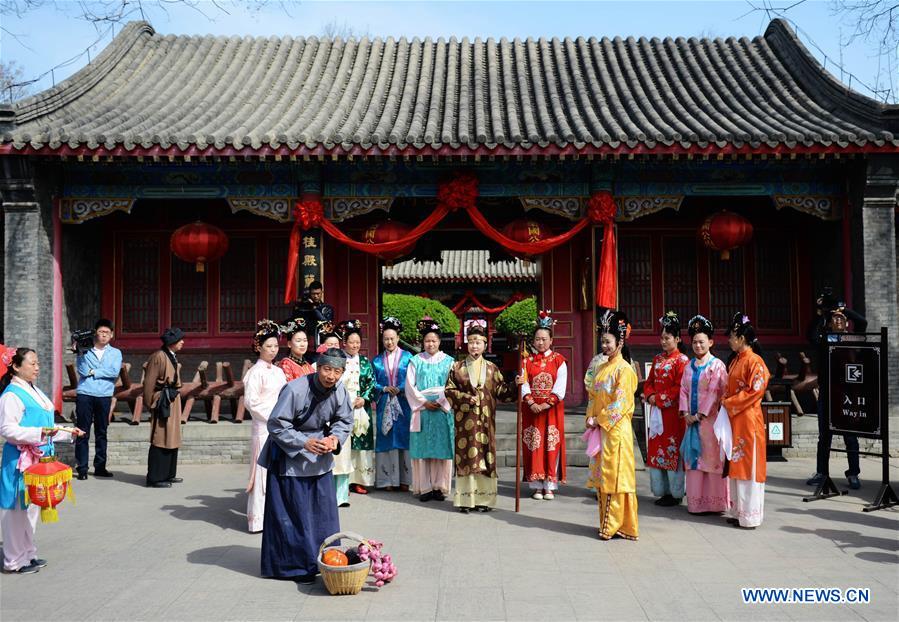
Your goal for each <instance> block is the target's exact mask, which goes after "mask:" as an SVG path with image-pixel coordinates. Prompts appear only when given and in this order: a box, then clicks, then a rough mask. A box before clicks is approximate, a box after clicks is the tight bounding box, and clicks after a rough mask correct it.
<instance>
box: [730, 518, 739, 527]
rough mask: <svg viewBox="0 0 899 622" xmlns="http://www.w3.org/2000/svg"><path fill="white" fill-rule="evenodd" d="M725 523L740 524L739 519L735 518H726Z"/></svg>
mask: <svg viewBox="0 0 899 622" xmlns="http://www.w3.org/2000/svg"><path fill="white" fill-rule="evenodd" d="M727 522H728V523H730V524H731V525H739V524H740V521H739V519H736V518H728V519H727Z"/></svg>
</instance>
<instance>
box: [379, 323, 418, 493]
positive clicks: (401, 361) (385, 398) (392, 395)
mask: <svg viewBox="0 0 899 622" xmlns="http://www.w3.org/2000/svg"><path fill="white" fill-rule="evenodd" d="M402 330H403V323H402V322H400V321H399V320H398V319H397V318H395V317H386V318H384V320H383V321H382V322H381V343H383V344H384V351H383V352H382V353H381V354H379V355H378V356H376V357H375V358H374V360H373V361H372V367H373V368H374V372H375V396H376V397H377V400H378V401H377V427H376V428H375V470H376V475H375V486H376V487H377V488H383V489H385V490H395V489H397V488H399V490H401V491H403V492H408V491H409V484H410V483H412V468H411V464H410V461H409V425H410V419H411V411H410V409H409V402H408V401H406V370H407V369H408V367H409V362H410V361H411V360H412V355H411V354H409V353H408V352H406V351H405V350H403V349H402V348H400V331H402Z"/></svg>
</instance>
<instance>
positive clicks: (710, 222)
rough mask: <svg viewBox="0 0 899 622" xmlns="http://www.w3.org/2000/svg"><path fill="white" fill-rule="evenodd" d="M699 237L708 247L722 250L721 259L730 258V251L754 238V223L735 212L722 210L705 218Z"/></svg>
mask: <svg viewBox="0 0 899 622" xmlns="http://www.w3.org/2000/svg"><path fill="white" fill-rule="evenodd" d="M699 239H701V240H702V243H703V244H704V245H705V247H706V248H708V249H710V250H713V251H720V252H721V259H722V260H724V261H727V260H729V259H730V251H731V250H733V249H735V248H738V247H740V246H743V245H744V244H748V243H749V241H750V240H752V223H750V222H749V221H748V220H746V219H745V218H743V217H742V216H740V215H739V214H734V213H733V212H728V211H727V210H722V211H720V212H718V213H717V214H712V215H711V216H709V217H708V218H706V219H705V222H703V223H702V226H700V227H699Z"/></svg>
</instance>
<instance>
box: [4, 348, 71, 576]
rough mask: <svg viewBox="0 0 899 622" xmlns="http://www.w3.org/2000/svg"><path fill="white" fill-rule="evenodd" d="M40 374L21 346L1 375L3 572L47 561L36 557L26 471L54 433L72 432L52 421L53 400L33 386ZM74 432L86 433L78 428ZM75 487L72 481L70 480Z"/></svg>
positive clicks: (48, 448)
mask: <svg viewBox="0 0 899 622" xmlns="http://www.w3.org/2000/svg"><path fill="white" fill-rule="evenodd" d="M39 373H40V364H39V363H38V360H37V354H36V353H35V351H34V350H32V349H30V348H19V349H18V350H16V353H15V354H14V355H13V357H12V361H11V363H10V366H9V369H7V370H6V373H5V374H4V375H3V377H2V378H0V391H2V395H0V436H3V438H4V440H5V442H4V443H3V462H2V469H0V529H2V532H3V571H4V572H7V573H17V574H30V573H33V572H37V571H38V570H40V569H41V568H43V567H44V566H46V565H47V562H46V560H43V559H40V558H38V556H37V547H36V546H35V545H34V529H35V527H36V526H37V517H38V516H39V514H40V508H39V507H38V506H36V505H33V504H29V503H26V501H25V481H24V475H23V471H24V470H25V469H26V468H27V467H28V466H29V465H30V464H31V463H33V462H36V461H38V460H39V459H40V456H41V455H45V456H49V455H52V454H53V443H52V442H51V441H50V438H51V437H55V438H56V440H57V441H60V440H69V439H70V438H71V435H70V434H69V433H68V432H61V431H59V430H57V428H55V427H54V425H53V402H51V401H50V399H49V398H48V397H47V396H46V395H44V393H43V391H41V390H40V389H38V388H37V387H36V386H34V383H35V382H36V381H37V377H38V374H39ZM74 434H75V435H76V436H81V435H82V434H84V432H82V431H81V430H79V429H78V428H75V430H74ZM69 485H71V483H70V484H69Z"/></svg>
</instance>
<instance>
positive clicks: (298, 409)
mask: <svg viewBox="0 0 899 622" xmlns="http://www.w3.org/2000/svg"><path fill="white" fill-rule="evenodd" d="M306 391H308V389H306ZM306 391H302V392H299V391H296V390H294V389H293V388H292V387H291V386H290V385H284V388H282V389H281V393H280V394H279V395H278V401H277V402H275V407H274V408H272V414H271V415H270V416H269V418H268V424H267V426H266V427H267V428H268V433H269V438H270V439H271V440H272V441H273V442H275V443H277V444H278V447H280V448H281V450H282V451H283V452H284V453H285V454H287V456H288V457H290V458H295V457H296V456H297V455H299V454H303V455H304V456H305V457H306V458H308V459H310V460H315V459H316V458H317V455H316V454H313V453H312V452H309V451H306V441H308V440H309V436H308V435H307V434H305V433H303V432H301V431H300V430H297V429H295V428H294V420H295V419H296V418H297V416H299V415H300V414H301V413H302V410H303V408H304V407H306V402H307V400H306V399H305V397H306ZM344 391H346V389H344Z"/></svg>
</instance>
